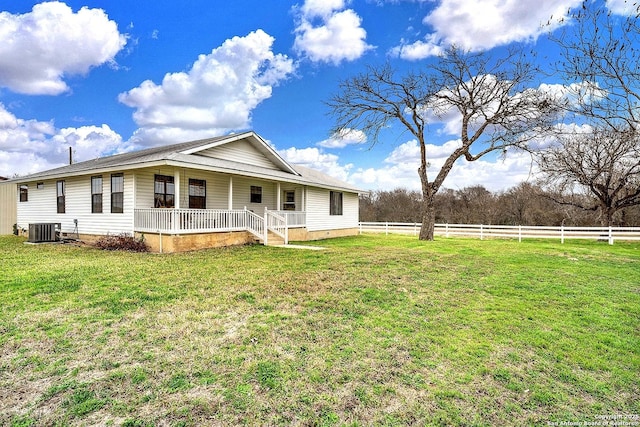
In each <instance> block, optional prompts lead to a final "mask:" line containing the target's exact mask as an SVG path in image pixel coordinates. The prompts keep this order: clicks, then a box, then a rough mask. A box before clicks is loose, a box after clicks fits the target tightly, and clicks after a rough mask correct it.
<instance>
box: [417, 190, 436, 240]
mask: <svg viewBox="0 0 640 427" xmlns="http://www.w3.org/2000/svg"><path fill="white" fill-rule="evenodd" d="M433 202H434V197H433V196H429V197H425V198H424V199H423V203H424V206H423V211H422V227H420V236H419V239H420V240H433V235H434V232H435V227H436V207H435V206H434V205H433Z"/></svg>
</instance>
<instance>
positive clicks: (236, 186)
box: [233, 176, 277, 215]
mask: <svg viewBox="0 0 640 427" xmlns="http://www.w3.org/2000/svg"><path fill="white" fill-rule="evenodd" d="M252 185H255V186H258V187H262V203H251V186H252ZM276 186H277V184H276V183H275V182H269V181H262V180H259V179H257V178H246V177H242V176H238V177H233V208H234V209H243V208H244V207H245V206H246V207H247V209H249V210H251V211H254V212H255V213H257V214H260V215H262V213H264V208H265V207H266V208H267V209H271V210H277V206H276V191H277V190H276Z"/></svg>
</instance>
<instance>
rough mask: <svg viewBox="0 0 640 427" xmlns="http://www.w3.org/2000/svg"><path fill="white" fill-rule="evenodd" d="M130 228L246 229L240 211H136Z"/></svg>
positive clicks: (168, 229) (179, 230)
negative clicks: (132, 226)
mask: <svg viewBox="0 0 640 427" xmlns="http://www.w3.org/2000/svg"><path fill="white" fill-rule="evenodd" d="M134 228H135V230H136V231H146V232H157V231H161V232H167V233H168V232H191V233H200V232H208V231H209V232H211V231H239V230H245V229H246V228H247V215H246V213H245V211H244V210H242V209H234V210H225V209H160V208H158V209H136V210H135V213H134Z"/></svg>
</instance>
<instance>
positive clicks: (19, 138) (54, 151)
mask: <svg viewBox="0 0 640 427" xmlns="http://www.w3.org/2000/svg"><path fill="white" fill-rule="evenodd" d="M69 147H71V148H72V151H73V156H74V161H84V160H90V159H92V158H96V157H100V156H103V155H107V154H113V153H118V152H123V151H128V150H130V149H131V148H132V147H131V146H130V145H129V144H127V143H123V141H122V137H121V136H120V135H118V134H117V133H116V132H114V131H113V130H112V129H111V128H109V126H107V125H102V126H82V127H79V128H64V129H56V127H55V126H54V124H53V122H40V121H37V120H25V119H20V118H17V117H16V116H15V115H13V114H12V113H11V112H9V111H7V110H6V109H5V107H4V105H2V104H0V174H2V175H9V176H11V175H14V174H20V175H25V174H29V173H33V172H39V171H42V170H46V169H51V168H54V167H58V166H63V165H65V164H67V163H68V161H69Z"/></svg>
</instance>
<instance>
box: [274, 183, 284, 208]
mask: <svg viewBox="0 0 640 427" xmlns="http://www.w3.org/2000/svg"><path fill="white" fill-rule="evenodd" d="M280 193H281V191H280V183H278V184H277V185H276V194H277V196H276V209H275V210H277V211H279V210H280V209H282V208H281V207H280Z"/></svg>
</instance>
